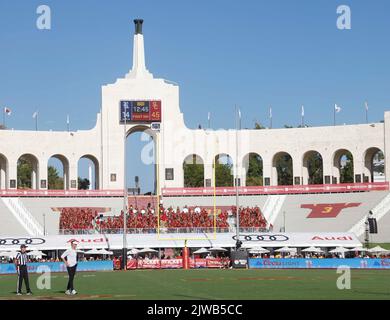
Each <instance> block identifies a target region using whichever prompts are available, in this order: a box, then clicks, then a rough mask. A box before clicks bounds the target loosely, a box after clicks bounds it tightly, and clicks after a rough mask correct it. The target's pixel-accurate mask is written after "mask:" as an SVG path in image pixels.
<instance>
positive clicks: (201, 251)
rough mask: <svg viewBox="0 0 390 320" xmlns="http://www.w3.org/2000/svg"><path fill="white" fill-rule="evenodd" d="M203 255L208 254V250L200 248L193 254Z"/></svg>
mask: <svg viewBox="0 0 390 320" xmlns="http://www.w3.org/2000/svg"><path fill="white" fill-rule="evenodd" d="M203 253H209V250H207V249H206V248H200V249H198V250H196V251H194V252H193V254H203Z"/></svg>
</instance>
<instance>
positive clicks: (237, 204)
mask: <svg viewBox="0 0 390 320" xmlns="http://www.w3.org/2000/svg"><path fill="white" fill-rule="evenodd" d="M235 111H236V112H235V118H236V174H235V186H236V249H237V247H238V246H237V244H238V243H239V241H240V238H239V236H240V208H239V207H240V204H239V194H238V130H239V129H241V128H239V126H240V124H241V117H240V119H238V116H239V114H238V112H237V105H235Z"/></svg>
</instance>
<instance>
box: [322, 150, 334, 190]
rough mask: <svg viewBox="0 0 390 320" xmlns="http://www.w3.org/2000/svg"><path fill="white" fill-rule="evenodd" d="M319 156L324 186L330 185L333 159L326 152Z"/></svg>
mask: <svg viewBox="0 0 390 320" xmlns="http://www.w3.org/2000/svg"><path fill="white" fill-rule="evenodd" d="M321 155H322V170H323V171H322V174H323V180H324V184H331V183H332V177H333V171H334V166H333V158H332V157H330V156H329V155H328V153H327V152H322V153H321Z"/></svg>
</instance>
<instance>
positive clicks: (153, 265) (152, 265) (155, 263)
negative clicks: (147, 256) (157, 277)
mask: <svg viewBox="0 0 390 320" xmlns="http://www.w3.org/2000/svg"><path fill="white" fill-rule="evenodd" d="M160 267H161V265H160V260H159V259H153V260H138V267H137V268H138V269H160Z"/></svg>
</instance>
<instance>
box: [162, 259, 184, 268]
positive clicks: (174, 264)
mask: <svg viewBox="0 0 390 320" xmlns="http://www.w3.org/2000/svg"><path fill="white" fill-rule="evenodd" d="M179 268H183V259H162V260H161V269H179Z"/></svg>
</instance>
